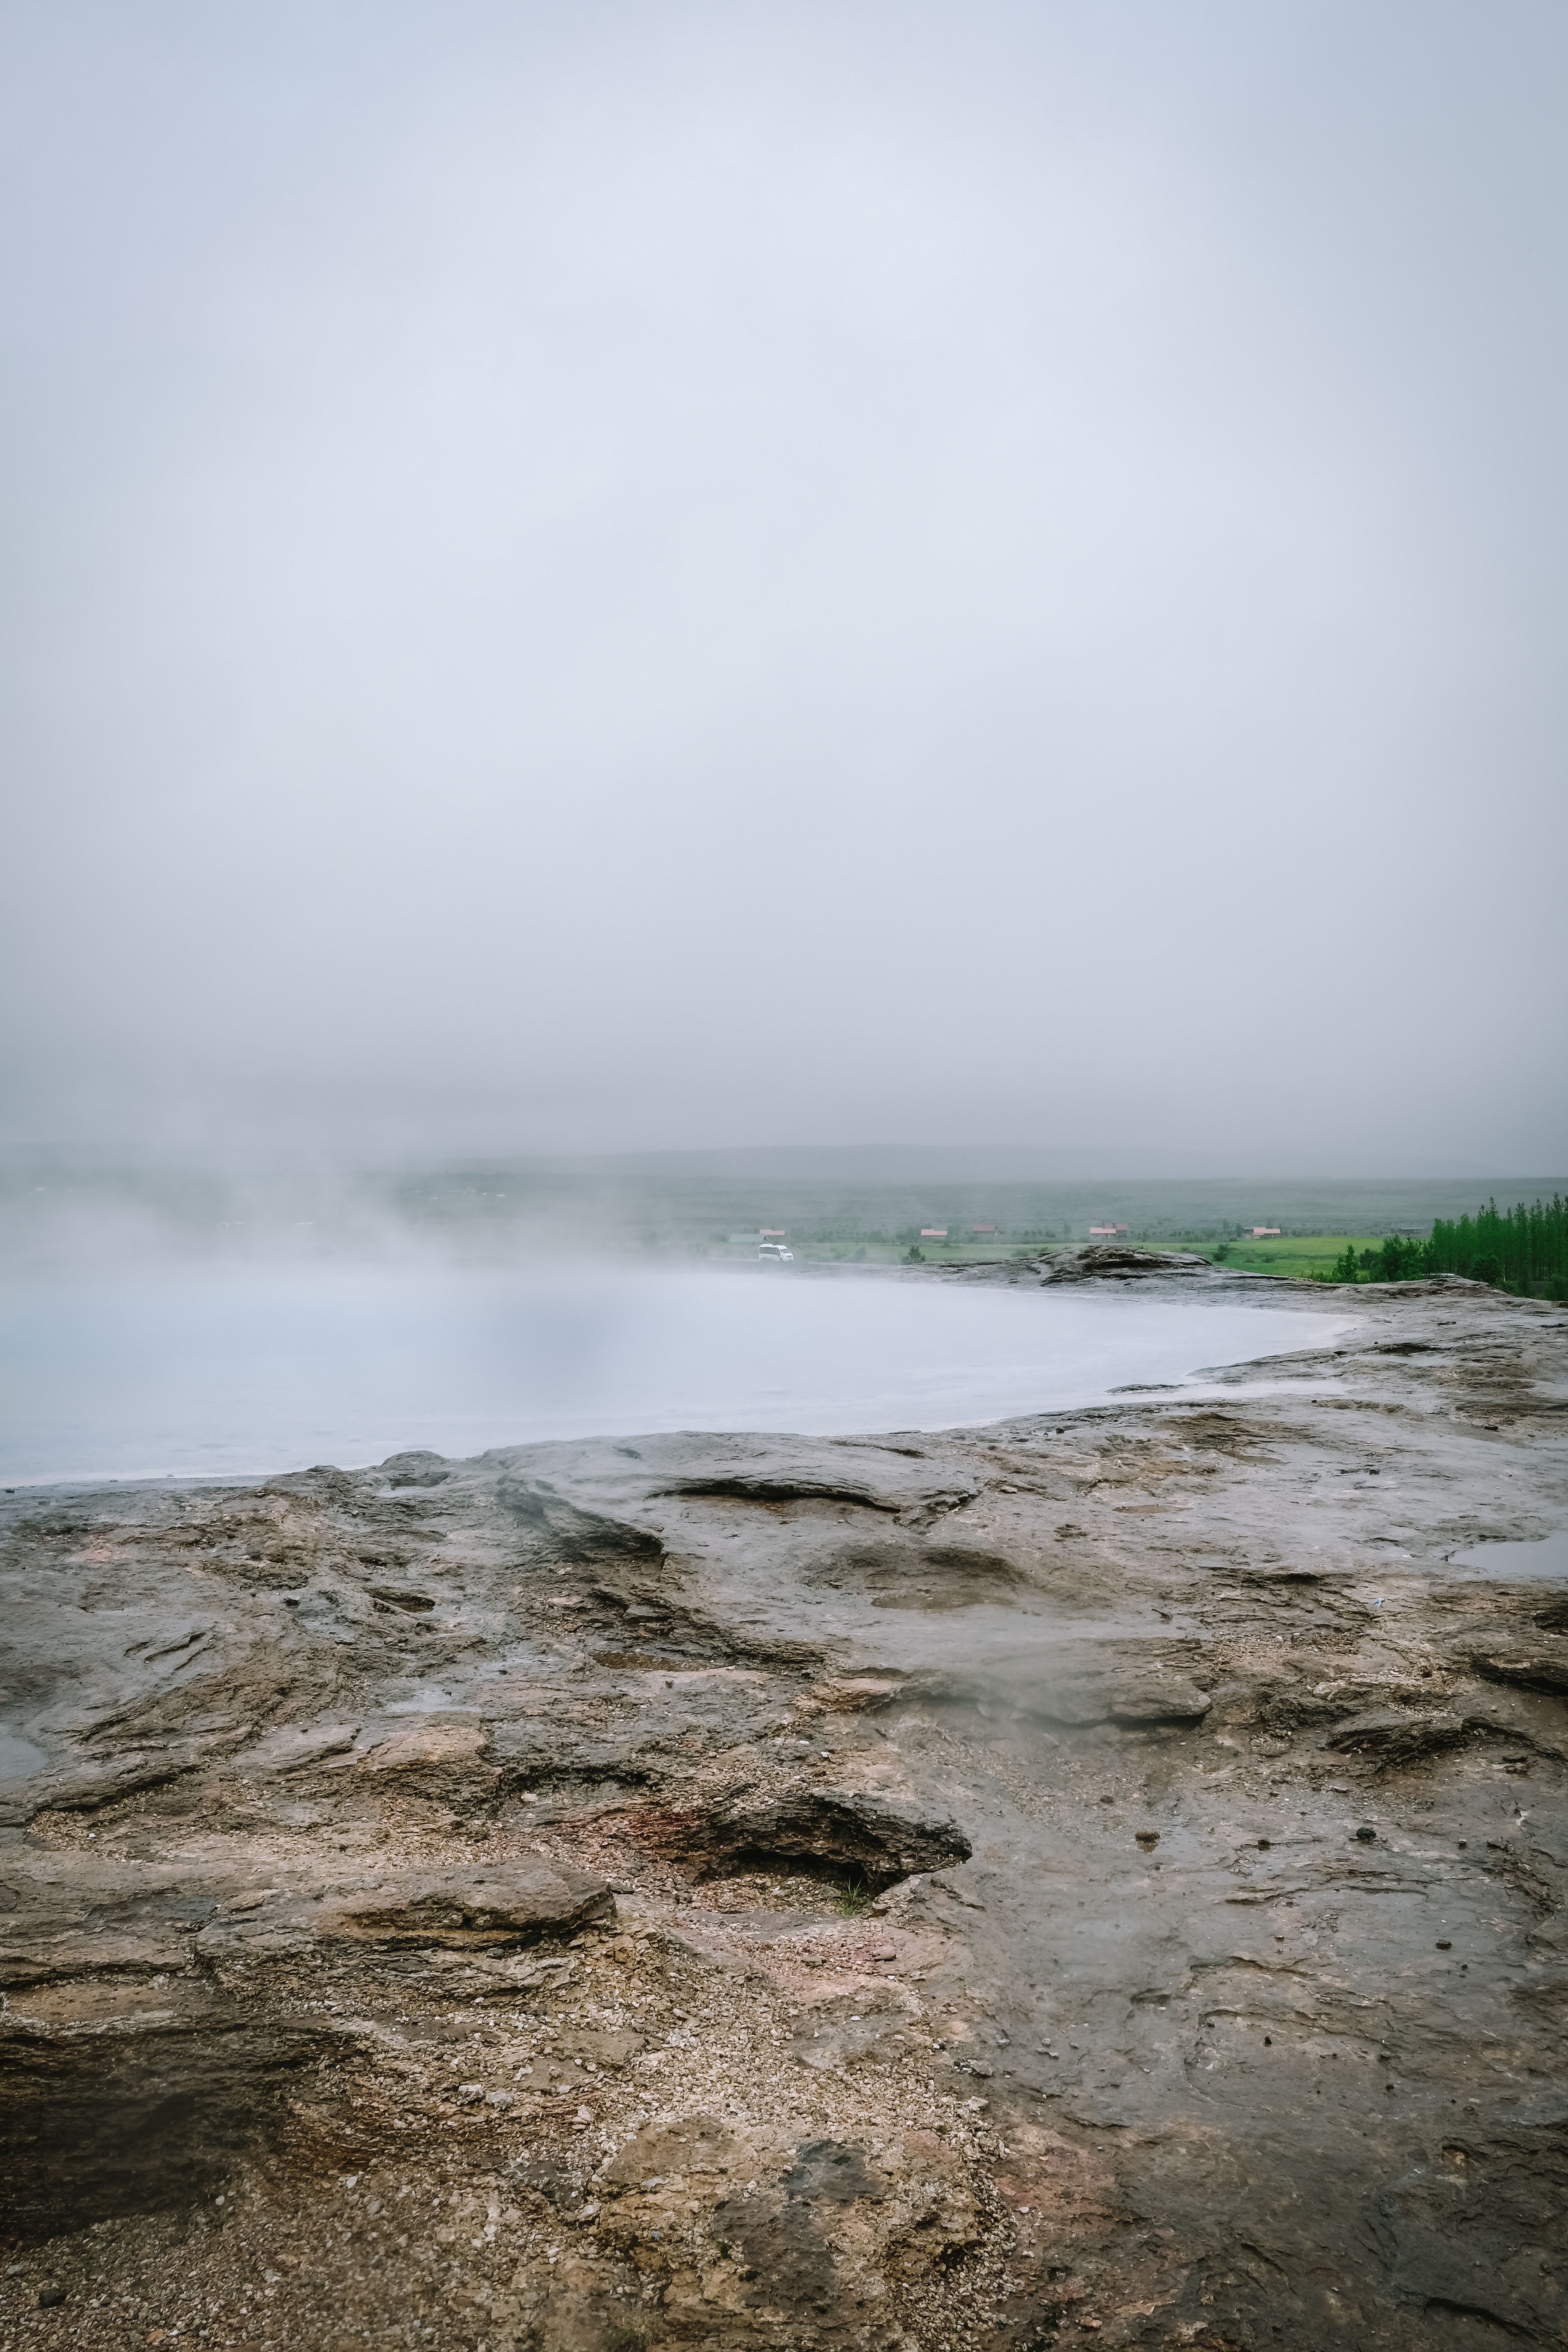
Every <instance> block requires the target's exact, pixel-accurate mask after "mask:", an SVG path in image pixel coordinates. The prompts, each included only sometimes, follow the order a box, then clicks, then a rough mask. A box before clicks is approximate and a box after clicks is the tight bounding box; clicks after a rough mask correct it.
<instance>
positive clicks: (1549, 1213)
mask: <svg viewBox="0 0 1568 2352" xmlns="http://www.w3.org/2000/svg"><path fill="white" fill-rule="evenodd" d="M1433 1274H1463V1275H1468V1277H1469V1279H1470V1280H1471V1281H1472V1282H1489V1283H1491V1284H1493V1285H1494V1286H1496V1287H1497V1288H1499V1289H1501V1290H1512V1291H1517V1292H1519V1293H1520V1295H1521V1297H1548V1298H1568V1201H1564V1200H1563V1199H1562V1198H1561V1197H1560V1196H1559V1195H1558V1194H1557V1193H1555V1192H1554V1193H1553V1194H1552V1199H1551V1200H1550V1202H1542V1201H1537V1202H1536V1203H1535V1205H1534V1207H1533V1208H1529V1209H1527V1208H1526V1207H1525V1205H1524V1202H1522V1201H1521V1202H1519V1203H1518V1205H1517V1207H1515V1208H1512V1209H1500V1208H1499V1207H1498V1204H1497V1202H1495V1201H1489V1202H1488V1203H1487V1205H1486V1207H1485V1208H1484V1209H1478V1210H1477V1211H1476V1213H1475V1215H1474V1216H1473V1217H1459V1218H1458V1219H1453V1218H1448V1217H1439V1218H1438V1219H1437V1220H1436V1223H1435V1224H1434V1225H1433V1227H1432V1233H1431V1238H1430V1239H1429V1240H1427V1241H1424V1242H1423V1241H1416V1240H1415V1239H1411V1240H1408V1241H1406V1240H1404V1239H1402V1238H1401V1237H1400V1236H1399V1235H1398V1234H1394V1235H1392V1236H1391V1237H1390V1238H1389V1239H1388V1240H1387V1241H1385V1242H1384V1244H1383V1246H1382V1248H1381V1249H1377V1250H1363V1251H1361V1252H1360V1253H1359V1255H1358V1253H1357V1252H1356V1250H1355V1249H1354V1248H1353V1247H1352V1246H1351V1245H1350V1244H1346V1247H1345V1251H1344V1255H1342V1257H1341V1258H1339V1259H1338V1260H1337V1261H1336V1263H1335V1265H1334V1269H1333V1272H1332V1273H1331V1275H1330V1276H1328V1277H1327V1279H1328V1280H1329V1281H1331V1282H1419V1281H1420V1280H1421V1278H1422V1277H1423V1276H1426V1275H1433Z"/></svg>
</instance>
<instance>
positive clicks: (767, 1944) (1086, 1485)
mask: <svg viewBox="0 0 1568 2352" xmlns="http://www.w3.org/2000/svg"><path fill="white" fill-rule="evenodd" d="M1082 1255H1084V1256H1085V1257H1089V1256H1090V1255H1094V1256H1096V1257H1101V1258H1104V1259H1105V1260H1106V1261H1107V1262H1106V1263H1105V1264H1103V1265H1092V1266H1086V1267H1083V1268H1081V1269H1079V1272H1078V1274H1077V1275H1076V1276H1074V1278H1079V1279H1084V1280H1088V1279H1090V1278H1093V1279H1097V1280H1101V1281H1106V1282H1115V1281H1121V1280H1127V1281H1136V1282H1138V1283H1139V1284H1140V1285H1142V1286H1145V1287H1146V1286H1147V1285H1148V1284H1149V1282H1150V1281H1152V1280H1157V1279H1159V1278H1160V1276H1159V1272H1158V1269H1157V1268H1156V1269H1149V1268H1146V1267H1144V1266H1142V1265H1123V1264H1121V1262H1120V1260H1121V1258H1124V1257H1126V1256H1127V1255H1129V1254H1128V1253H1126V1252H1121V1253H1116V1252H1110V1253H1084V1254H1082ZM1112 1258H1116V1259H1117V1260H1118V1262H1117V1263H1115V1264H1111V1263H1110V1259H1112ZM1058 1266H1059V1261H1058ZM959 1278H962V1279H964V1280H973V1279H979V1278H994V1279H997V1280H1006V1281H1009V1282H1011V1281H1016V1280H1023V1279H1035V1280H1037V1279H1039V1278H1040V1276H1039V1274H1038V1272H1037V1271H1033V1272H1032V1271H1031V1270H1030V1269H1028V1268H1019V1267H1016V1266H1010V1267H1007V1268H999V1269H995V1270H993V1272H992V1273H991V1274H990V1275H987V1276H981V1275H978V1274H976V1273H973V1272H968V1273H965V1274H964V1275H963V1276H962V1277H959ZM1167 1278H1169V1277H1167ZM1221 1279H1222V1278H1221V1277H1217V1276H1210V1275H1207V1274H1205V1273H1204V1272H1203V1271H1202V1269H1201V1268H1200V1269H1187V1270H1185V1271H1184V1272H1182V1273H1181V1275H1180V1276H1179V1285H1180V1287H1179V1291H1178V1290H1177V1289H1176V1288H1175V1287H1173V1297H1175V1296H1191V1295H1195V1294H1196V1293H1198V1292H1199V1290H1200V1289H1201V1288H1203V1287H1205V1286H1208V1285H1209V1284H1210V1283H1217V1282H1219V1281H1220V1280H1221ZM1229 1287H1230V1289H1231V1293H1232V1295H1236V1292H1237V1290H1238V1289H1240V1288H1241V1287H1242V1286H1237V1285H1232V1286H1229ZM1258 1291H1259V1295H1260V1296H1263V1297H1267V1300H1268V1304H1269V1306H1271V1307H1278V1306H1279V1304H1280V1303H1281V1302H1282V1301H1284V1300H1286V1299H1289V1298H1291V1297H1300V1301H1301V1304H1302V1306H1303V1308H1309V1307H1310V1308H1315V1309H1316V1310H1317V1311H1318V1312H1319V1313H1321V1312H1322V1311H1323V1310H1324V1309H1325V1307H1327V1308H1330V1309H1332V1310H1334V1311H1336V1312H1339V1313H1341V1314H1342V1316H1343V1317H1344V1318H1353V1324H1352V1325H1351V1327H1350V1328H1341V1329H1340V1331H1339V1333H1338V1336H1337V1337H1336V1338H1335V1339H1333V1341H1332V1344H1331V1345H1330V1346H1328V1347H1319V1346H1317V1345H1316V1344H1315V1343H1316V1341H1317V1339H1318V1338H1319V1336H1320V1332H1321V1327H1319V1326H1308V1327H1304V1330H1303V1338H1304V1339H1309V1340H1310V1341H1312V1342H1313V1343H1314V1344H1313V1345H1312V1347H1311V1348H1310V1350H1308V1351H1304V1352H1303V1353H1301V1354H1299V1355H1291V1356H1285V1357H1279V1358H1276V1359H1274V1360H1270V1361H1269V1362H1268V1363H1266V1364H1255V1365H1250V1366H1244V1367H1237V1368H1234V1369H1233V1370H1230V1371H1227V1372H1226V1373H1225V1374H1223V1375H1219V1376H1216V1377H1215V1380H1214V1381H1212V1382H1211V1384H1210V1387H1211V1391H1212V1392H1209V1393H1205V1394H1204V1395H1202V1396H1199V1397H1193V1398H1188V1397H1186V1396H1184V1394H1183V1393H1182V1392H1181V1391H1174V1392H1173V1391H1149V1392H1133V1393H1130V1394H1129V1395H1127V1396H1125V1397H1122V1398H1121V1399H1118V1400H1117V1401H1116V1402H1114V1403H1112V1404H1111V1405H1110V1406H1106V1407H1101V1408H1096V1409H1093V1410H1089V1411H1081V1412H1065V1413H1055V1414H1050V1415H1045V1416H1040V1417H1038V1418H1036V1419H1025V1420H1017V1421H1013V1422H1009V1423H1005V1424H1002V1425H999V1426H997V1427H994V1428H991V1429H987V1430H980V1431H967V1432H959V1433H947V1434H940V1435H931V1434H930V1433H894V1434H892V1435H889V1436H888V1437H885V1438H879V1439H857V1440H852V1441H843V1442H833V1441H822V1440H800V1441H795V1440H790V1439H784V1438H774V1437H766V1438H748V1437H707V1436H681V1437H654V1438H639V1437H637V1436H635V1435H634V1436H629V1437H627V1438H626V1439H625V1440H622V1441H615V1442H612V1441H607V1440H606V1441H593V1442H587V1443H584V1444H575V1445H565V1444H561V1445H544V1446H532V1447H525V1448H515V1449H508V1450H502V1451H500V1452H498V1453H496V1454H489V1455H486V1456H483V1457H481V1458H480V1459H479V1460H477V1461H474V1462H464V1463H456V1462H446V1461H443V1460H441V1459H440V1458H439V1457H438V1456H437V1455H435V1454H405V1455H400V1456H397V1457H395V1459H394V1460H393V1461H391V1462H389V1463H386V1464H383V1465H380V1467H379V1468H378V1469H376V1470H374V1471H365V1472H344V1471H342V1470H339V1469H336V1468H331V1469H329V1468H321V1469H318V1470H313V1471H308V1472H303V1473H301V1474H300V1475H296V1476H291V1477H287V1478H274V1479H269V1480H267V1481H265V1482H262V1483H258V1484H255V1485H250V1486H231V1487H223V1488H216V1487H200V1488H195V1487H185V1488H181V1489H171V1488H167V1487H164V1488H153V1487H136V1488H109V1489H106V1490H103V1491H98V1492H89V1491H86V1490H69V1491H67V1490H59V1489H56V1490H51V1491H50V1492H48V1493H46V1494H37V1493H33V1494H28V1493H26V1492H24V1493H22V1494H19V1495H16V1496H10V1497H7V1498H5V1506H4V1513H5V1516H4V1521H3V1526H4V1532H5V1580H6V1581H5V1622H6V1627H7V1633H8V1635H9V1637H10V1641H11V1645H12V1661H11V1674H10V1676H9V1679H8V1683H7V1691H6V1714H5V1724H4V1733H5V1744H4V1747H3V1748H0V1755H3V1756H4V1758H5V1762H6V1767H7V1769H8V1771H9V1775H10V1777H9V1778H8V1779H7V1780H5V1783H4V1787H3V1790H0V1799H3V1812H0V1823H3V1826H0V1986H3V1989H4V1992H5V2014H4V2018H3V2020H0V2038H3V2043H4V2049H5V2072H4V2081H3V2113H4V2117H5V2211H6V2216H7V2223H6V2226H7V2228H8V2231H9V2232H10V2247H9V2252H8V2253H7V2255H6V2257H5V2262H6V2264H7V2265H8V2267H7V2269H6V2274H5V2277H4V2278H3V2279H0V2314H3V2316H4V2322H5V2336H6V2338H7V2340H9V2341H12V2342H15V2343H16V2344H28V2345H31V2344H33V2343H39V2344H42V2343H52V2342H55V2341H58V2342H60V2343H65V2342H69V2343H71V2344H72V2345H73V2346H74V2345H84V2346H96V2345H98V2344H100V2343H101V2344H103V2345H105V2346H107V2345H110V2344H114V2345H122V2344H124V2343H126V2342H128V2341H134V2342H137V2343H159V2342H163V2343H171V2344H172V2343H174V2341H175V2340H176V2338H177V2340H178V2341H180V2342H182V2343H184V2342H187V2341H191V2340H193V2339H194V2340H198V2341H205V2342H206V2343H208V2344H211V2345H214V2346H216V2345H225V2346H228V2345H233V2346H236V2347H238V2346H242V2345H246V2346H255V2347H263V2346H281V2345H284V2344H290V2345H296V2346H309V2347H317V2346H326V2347H340V2346H342V2347H348V2346H349V2345H351V2344H352V2345H353V2346H355V2347H359V2346H363V2344H364V2343H365V2342H366V2341H371V2342H375V2343H387V2344H392V2343H395V2344H405V2343H406V2344H408V2345H410V2346H422V2345H427V2344H428V2345H441V2346H444V2345H448V2344H450V2345H468V2344H472V2345H474V2346H485V2347H494V2352H500V2347H513V2346H519V2347H521V2346H541V2347H555V2346H560V2347H584V2352H637V2347H640V2346H644V2345H647V2346H655V2345H662V2344H669V2345H683V2344H685V2345H691V2346H694V2347H697V2346H706V2347H726V2352H727V2348H728V2347H746V2346H753V2345H755V2346H763V2345H768V2346H780V2347H785V2346H787V2347H795V2346H823V2347H828V2346H833V2345H840V2344H842V2345H855V2346H865V2347H876V2352H882V2347H889V2352H890V2347H910V2352H913V2347H921V2352H941V2347H949V2346H952V2347H956V2346H959V2345H966V2346H967V2345H974V2346H992V2345H995V2346H1007V2345H1015V2346H1017V2347H1020V2352H1022V2347H1038V2346H1041V2345H1045V2344H1050V2343H1058V2342H1063V2343H1065V2342H1068V2341H1079V2340H1083V2339H1084V2338H1086V2337H1088V2336H1095V2337H1097V2338H1099V2339H1100V2340H1101V2341H1104V2342H1106V2343H1117V2344H1148V2345H1158V2346H1162V2347H1163V2346H1177V2345H1181V2346H1199V2347H1268V2346H1276V2345H1279V2346H1285V2347H1302V2352H1305V2348H1306V2347H1313V2352H1315V2348H1316V2347H1320V2346H1321V2345H1324V2344H1326V2343H1339V2344H1345V2345H1347V2346H1361V2345H1367V2346H1371V2345H1373V2344H1386V2345H1390V2346H1394V2347H1410V2352H1415V2347H1422V2352H1426V2347H1431V2346H1443V2347H1447V2346H1452V2347H1480V2346H1482V2345H1487V2346H1494V2345H1497V2344H1500V2343H1501V2342H1503V2341H1505V2340H1506V2341H1511V2342H1513V2343H1526V2344H1540V2345H1543V2346H1544V2345H1560V2344H1562V2343H1563V2341H1565V2340H1568V2300H1565V2297H1564V2292H1563V2267H1564V2265H1563V2245H1564V2243H1565V2242H1568V2227H1565V2219H1568V2096H1565V2095H1564V2092H1563V2054H1564V2053H1563V2039H1564V2032H1565V2028H1568V1950H1565V1949H1564V1929H1563V1919H1564V1913H1563V1896H1564V1887H1565V1881H1568V1801H1565V1796H1564V1786H1565V1775H1568V1764H1565V1745H1568V1713H1565V1702H1568V1665H1565V1661H1568V1594H1565V1592H1564V1589H1563V1576H1562V1572H1561V1568H1560V1567H1559V1568H1558V1569H1557V1570H1555V1571H1552V1570H1551V1569H1550V1567H1549V1566H1548V1565H1543V1568H1542V1572H1540V1573H1532V1572H1531V1567H1530V1562H1531V1557H1532V1556H1531V1554H1530V1553H1529V1552H1528V1550H1522V1551H1521V1549H1518V1548H1519V1547H1521V1546H1522V1547H1528V1546H1529V1545H1530V1544H1531V1543H1532V1542H1536V1541H1539V1540H1540V1539H1542V1538H1546V1537H1548V1536H1550V1535H1552V1533H1554V1532H1555V1531H1556V1530H1558V1529H1561V1528H1563V1526H1564V1525H1568V1448H1565V1445H1564V1429H1563V1405H1562V1402H1561V1400H1562V1396H1563V1376H1564V1366H1565V1362H1568V1317H1565V1316H1564V1315H1563V1312H1562V1310H1560V1309H1557V1308H1552V1307H1540V1306H1535V1305H1531V1304H1529V1303H1526V1302H1518V1301H1511V1300H1509V1299H1506V1298H1503V1297H1498V1296H1496V1295H1494V1294H1491V1293H1489V1292H1484V1291H1480V1290H1478V1289H1476V1288H1474V1287H1473V1286H1469V1285H1466V1284H1454V1283H1438V1284H1430V1285H1426V1284H1423V1285H1410V1286H1401V1287H1400V1288H1399V1289H1396V1290H1393V1291H1383V1290H1377V1289H1373V1288H1372V1287H1370V1286H1369V1287H1363V1288H1361V1289H1359V1290H1357V1291H1355V1292H1353V1293H1343V1294H1335V1293H1327V1294H1325V1293H1324V1292H1321V1291H1319V1290H1311V1291H1308V1290H1306V1289H1305V1288H1302V1289H1300V1290H1296V1289H1295V1288H1293V1287H1287V1286H1280V1285H1273V1284H1270V1285H1267V1286H1263V1285H1259V1286H1258ZM1489 1542H1498V1543H1502V1544H1506V1545H1508V1546H1509V1549H1508V1551H1507V1552H1506V1553H1500V1554H1499V1560H1500V1563H1503V1564H1504V1568H1505V1570H1506V1572H1500V1573H1497V1574H1495V1575H1494V1574H1490V1573H1489V1572H1488V1562H1487V1554H1486V1546H1487V1545H1488V1543H1489ZM1478 1548H1479V1549H1478ZM1461 1554H1462V1555H1465V1559H1464V1561H1461V1560H1460V1559H1459V1557H1458V1556H1459V1555H1461ZM1554 1557H1556V1555H1553V1554H1552V1553H1551V1551H1550V1549H1547V1550H1545V1551H1543V1553H1542V1561H1543V1563H1549V1562H1550V1561H1551V1559H1553V1558H1554ZM1478 1561H1479V1565H1478V1564H1477V1563H1478ZM1521 1563H1522V1565H1521Z"/></svg>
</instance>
